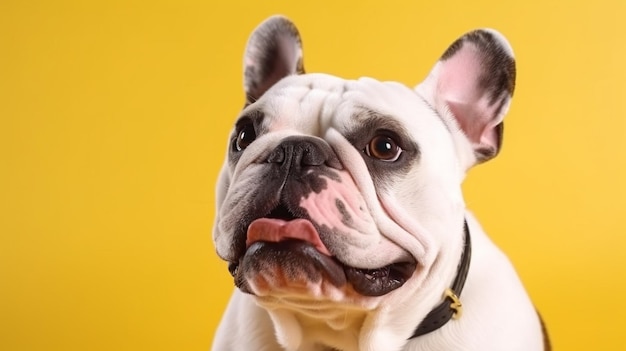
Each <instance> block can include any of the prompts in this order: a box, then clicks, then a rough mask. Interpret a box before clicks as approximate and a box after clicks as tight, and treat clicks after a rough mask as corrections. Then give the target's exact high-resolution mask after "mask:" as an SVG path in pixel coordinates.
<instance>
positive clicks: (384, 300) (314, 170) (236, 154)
mask: <svg viewBox="0 0 626 351" xmlns="http://www.w3.org/2000/svg"><path fill="white" fill-rule="evenodd" d="M514 87H515V60H514V57H513V51H512V49H511V47H510V45H509V43H508V42H507V40H506V39H505V38H504V37H503V36H502V35H501V34H500V33H498V32H496V31H495V30H491V29H482V30H476V31H472V32H469V33H467V34H465V35H463V36H462V37H460V38H459V39H458V40H456V41H455V42H454V43H453V44H452V45H451V46H450V47H449V48H448V49H447V50H446V51H445V52H444V54H443V55H442V56H441V58H440V59H439V61H438V62H436V64H435V66H434V68H433V69H432V71H431V72H430V74H429V75H428V76H427V77H426V79H425V80H424V81H423V82H422V83H420V84H419V85H417V86H416V87H415V88H409V87H407V86H405V85H403V84H400V83H397V82H381V81H377V80H375V79H371V78H360V79H358V80H347V79H342V78H338V77H336V76H331V75H327V74H320V73H318V74H305V71H304V66H303V59H302V43H301V40H300V36H299V34H298V30H297V29H296V27H295V26H294V25H293V24H292V22H290V21H289V20H288V19H287V18H285V17H282V16H274V17H271V18H269V19H267V20H266V21H265V22H263V23H261V24H260V25H259V26H258V27H257V28H256V30H255V31H254V32H253V33H252V35H251V37H250V39H249V41H248V44H247V48H246V50H245V56H244V88H245V94H246V103H245V106H244V108H243V110H242V111H241V114H240V115H239V117H238V118H237V120H236V123H235V124H234V128H233V130H232V132H231V134H230V137H229V141H228V151H227V155H226V161H225V163H224V165H223V167H222V169H221V173H220V176H219V180H218V184H217V190H216V197H217V213H216V219H215V224H214V229H213V240H214V244H215V247H216V251H217V254H218V255H219V257H220V258H222V259H223V260H224V261H226V262H227V263H228V269H229V271H230V273H231V274H232V276H233V277H234V283H235V285H236V287H237V289H236V290H235V292H234V294H233V296H232V298H231V300H230V302H229V304H228V306H227V308H226V311H225V314H224V316H223V317H222V321H221V324H220V325H219V327H218V329H217V331H216V335H215V338H214V344H213V350H215V351H228V350H233V351H235V350H236V351H241V350H246V351H248V350H250V351H276V350H287V351H296V350H298V351H323V350H325V351H331V350H332V351H339V350H341V351H357V350H361V351H395V350H406V351H409V350H411V351H426V350H437V351H442V350H455V351H458V350H476V351H489V350H493V351H515V350H519V351H535V350H548V349H549V343H548V339H547V337H546V334H545V329H544V328H543V323H542V321H541V318H540V317H539V315H538V313H537V312H536V310H535V308H534V306H533V304H532V302H531V300H530V298H529V296H528V294H527V292H526V290H525V289H524V287H523V285H522V283H521V281H520V279H519V277H518V275H517V273H516V272H515V270H514V268H513V266H512V265H511V263H510V261H509V260H508V259H507V257H506V256H505V254H503V253H502V252H501V251H500V250H499V249H498V248H497V247H496V246H495V245H494V243H493V242H492V241H491V240H490V239H489V238H488V237H487V235H486V234H485V232H484V231H483V229H482V228H481V226H480V225H479V223H478V222H477V220H476V219H475V218H474V217H473V216H472V214H471V213H470V212H468V210H467V209H466V206H465V203H464V200H463V195H462V191H461V183H462V181H463V179H464V176H465V174H466V172H467V171H468V170H469V169H470V168H472V167H473V166H474V165H477V164H480V163H482V162H485V161H487V160H489V159H492V158H493V157H495V156H496V155H497V154H498V152H499V150H500V147H501V144H502V133H503V118H504V116H505V115H506V114H507V111H508V110H509V105H510V103H511V98H512V95H513V91H514Z"/></svg>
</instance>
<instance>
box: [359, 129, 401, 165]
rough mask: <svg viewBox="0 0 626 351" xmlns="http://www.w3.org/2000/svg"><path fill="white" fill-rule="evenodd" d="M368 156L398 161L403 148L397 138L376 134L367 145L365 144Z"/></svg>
mask: <svg viewBox="0 0 626 351" xmlns="http://www.w3.org/2000/svg"><path fill="white" fill-rule="evenodd" d="M365 153H366V154H367V156H370V157H373V158H375V159H378V160H381V161H388V162H393V161H396V160H397V159H398V158H399V157H400V154H401V153H402V149H401V148H400V147H399V146H398V144H397V143H396V141H395V140H393V139H392V138H390V137H388V136H385V135H378V136H375V137H374V138H373V139H372V140H371V141H370V142H369V144H367V146H365Z"/></svg>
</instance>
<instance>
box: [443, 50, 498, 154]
mask: <svg viewBox="0 0 626 351" xmlns="http://www.w3.org/2000/svg"><path fill="white" fill-rule="evenodd" d="M483 69H484V68H483V67H482V66H481V57H480V53H479V52H478V49H477V48H476V47H475V46H474V45H473V44H470V43H466V44H465V45H464V46H463V48H462V49H461V50H459V52H457V53H456V54H455V55H454V56H452V57H450V58H448V59H447V60H445V61H442V62H441V67H440V70H439V79H438V83H437V88H436V89H437V94H436V96H437V100H439V101H438V102H439V103H443V104H445V106H447V107H448V109H449V110H450V112H451V113H452V114H453V115H454V117H455V119H456V120H457V122H458V124H459V127H460V128H461V129H462V130H463V132H464V133H465V135H466V136H467V137H468V139H469V140H470V141H471V142H472V143H473V144H475V145H476V146H477V147H478V148H490V149H491V148H493V149H494V150H495V149H497V147H498V140H497V138H498V136H497V135H496V133H494V127H495V126H496V125H498V124H499V123H500V122H502V116H496V114H497V113H498V108H499V107H500V104H498V103H496V104H490V96H489V92H488V91H487V90H486V89H485V87H482V86H480V82H481V75H482V74H483ZM477 144H478V145H477Z"/></svg>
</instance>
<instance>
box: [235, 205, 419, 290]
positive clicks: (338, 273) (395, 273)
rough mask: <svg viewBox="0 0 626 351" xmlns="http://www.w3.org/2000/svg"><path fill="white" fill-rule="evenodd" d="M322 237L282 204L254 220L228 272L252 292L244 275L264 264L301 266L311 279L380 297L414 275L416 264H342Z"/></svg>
mask: <svg viewBox="0 0 626 351" xmlns="http://www.w3.org/2000/svg"><path fill="white" fill-rule="evenodd" d="M331 251H332V250H329V249H328V248H327V247H326V245H325V244H324V243H323V241H322V240H321V238H320V235H319V231H318V230H317V229H316V228H315V226H314V225H313V223H312V222H311V221H309V220H307V219H303V218H297V217H295V216H294V215H293V214H292V213H291V211H289V210H288V209H287V207H286V206H283V205H279V206H278V207H276V208H275V209H273V210H272V211H271V212H270V213H269V214H267V215H266V216H265V217H261V218H257V219H255V220H253V221H252V222H251V223H250V224H249V225H248V228H247V233H246V249H245V250H243V252H244V254H243V255H242V256H241V257H240V258H239V259H238V260H237V261H236V262H230V264H229V267H228V269H229V271H230V273H231V275H232V276H233V277H234V278H235V284H236V285H237V286H238V287H239V288H240V289H241V290H243V291H244V292H248V293H252V292H251V291H250V290H249V288H248V286H247V283H246V281H245V277H244V276H243V274H244V273H243V272H244V271H246V270H248V271H249V270H253V271H254V270H260V269H262V268H260V267H263V265H262V264H260V263H261V262H268V261H273V262H274V263H275V264H281V265H298V267H299V269H301V270H303V271H304V272H305V273H306V275H307V276H308V277H310V279H311V280H317V279H319V278H321V277H322V276H323V277H324V278H326V279H327V280H328V281H329V282H330V283H331V284H333V285H334V286H337V287H341V286H344V285H345V284H346V283H350V284H351V286H352V288H353V289H354V290H355V291H356V292H357V293H359V294H361V295H364V296H381V295H385V294H387V293H389V292H391V291H393V290H395V289H397V288H399V287H401V286H402V285H403V284H404V283H405V282H406V281H407V280H408V279H409V278H410V277H411V276H412V275H413V273H414V272H415V269H416V267H417V262H415V260H408V261H402V262H394V263H391V264H388V265H386V266H384V267H380V268H375V269H371V268H359V267H352V266H349V265H347V264H344V263H342V262H341V261H340V260H339V259H338V258H337V257H336V256H334V255H333V254H332V253H331Z"/></svg>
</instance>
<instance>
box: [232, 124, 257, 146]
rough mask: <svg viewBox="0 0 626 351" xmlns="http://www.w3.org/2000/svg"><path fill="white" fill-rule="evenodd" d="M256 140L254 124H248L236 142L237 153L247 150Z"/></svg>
mask: <svg viewBox="0 0 626 351" xmlns="http://www.w3.org/2000/svg"><path fill="white" fill-rule="evenodd" d="M255 139H256V132H255V131H254V125H253V124H252V123H246V124H244V125H243V126H241V128H240V129H239V133H238V134H237V140H235V147H236V148H237V151H242V150H243V149H245V148H247V147H248V145H250V144H251V143H252V142H253V141H254V140H255Z"/></svg>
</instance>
